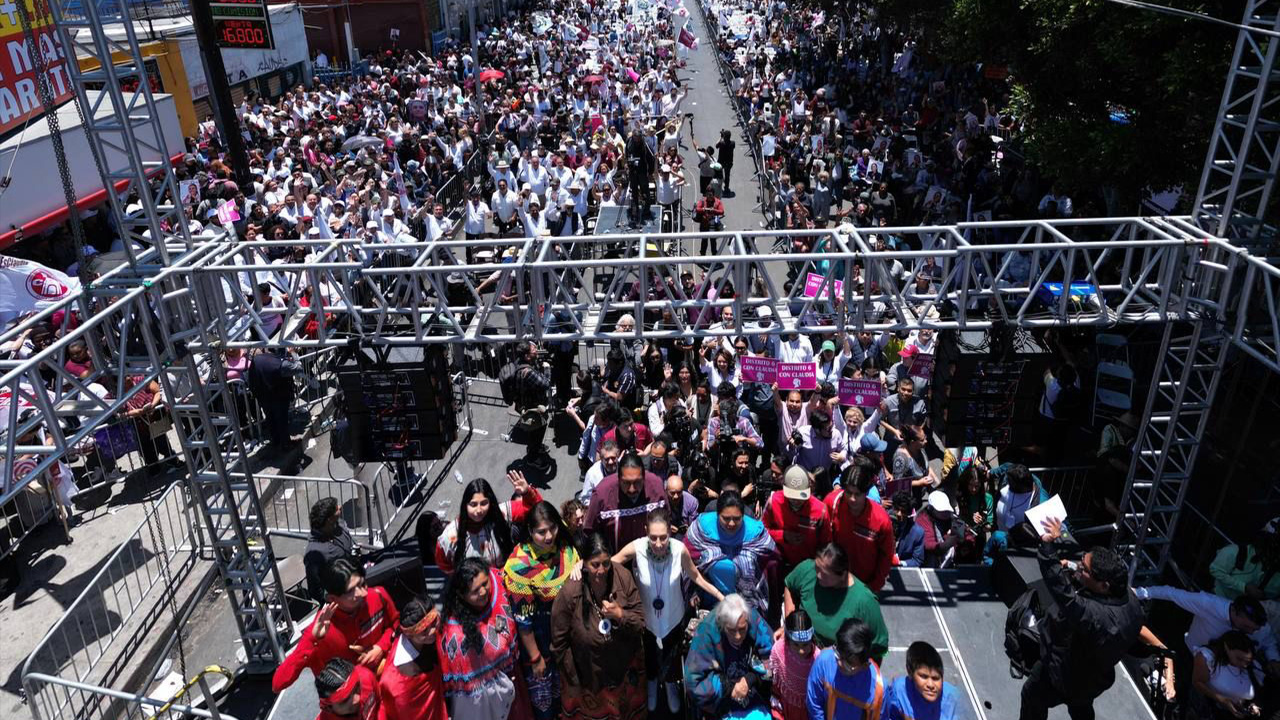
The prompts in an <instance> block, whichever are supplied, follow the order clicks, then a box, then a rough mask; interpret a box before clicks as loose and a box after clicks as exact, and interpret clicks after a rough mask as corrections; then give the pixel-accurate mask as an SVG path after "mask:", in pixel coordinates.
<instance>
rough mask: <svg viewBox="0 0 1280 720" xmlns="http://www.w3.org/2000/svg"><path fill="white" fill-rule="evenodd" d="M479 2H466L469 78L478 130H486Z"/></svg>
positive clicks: (473, 0) (475, 0)
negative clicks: (468, 34) (472, 90)
mask: <svg viewBox="0 0 1280 720" xmlns="http://www.w3.org/2000/svg"><path fill="white" fill-rule="evenodd" d="M478 3H479V0H468V2H467V17H468V19H469V20H470V22H471V78H472V80H473V81H474V83H475V88H476V113H477V114H479V116H480V129H481V130H484V129H486V128H485V126H486V124H487V123H486V120H487V118H485V113H484V88H483V86H482V84H481V83H480V33H479V31H478V30H476V14H477V13H476V5H477V4H478Z"/></svg>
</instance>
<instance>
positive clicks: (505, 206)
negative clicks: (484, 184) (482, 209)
mask: <svg viewBox="0 0 1280 720" xmlns="http://www.w3.org/2000/svg"><path fill="white" fill-rule="evenodd" d="M513 182H514V181H513ZM511 188H512V184H511V183H508V182H507V180H506V179H505V178H504V179H502V180H499V181H498V189H496V190H494V191H493V195H492V196H491V197H490V198H489V207H490V208H492V209H493V224H494V227H496V228H497V230H498V236H499V237H502V236H504V235H506V234H507V233H508V232H511V228H513V227H515V226H516V223H517V222H519V220H520V218H519V217H518V216H517V212H518V210H519V208H520V195H519V193H517V192H516V191H515V190H512V189H511Z"/></svg>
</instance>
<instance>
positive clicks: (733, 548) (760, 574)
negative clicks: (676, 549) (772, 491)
mask: <svg viewBox="0 0 1280 720" xmlns="http://www.w3.org/2000/svg"><path fill="white" fill-rule="evenodd" d="M685 545H687V546H688V547H689V553H690V554H691V555H693V556H694V557H695V559H696V561H697V564H698V570H700V571H702V574H703V575H705V576H706V577H707V579H708V580H710V581H711V584H713V585H715V586H716V588H717V589H718V590H720V592H721V593H723V594H725V595H728V594H730V593H738V594H739V595H741V596H742V597H743V598H744V599H745V600H746V601H747V602H748V603H750V604H751V606H752V607H753V608H755V609H756V610H758V611H760V612H761V613H762V614H763V613H765V612H766V609H767V607H768V604H769V582H768V578H767V575H766V571H767V570H768V569H769V567H770V566H771V565H772V564H773V563H775V562H777V559H778V549H777V546H776V545H774V544H773V538H772V537H770V536H769V532H768V531H767V530H765V527H764V524H763V523H761V522H760V521H759V520H757V519H755V518H753V517H750V516H748V515H747V514H746V509H745V507H744V505H743V503H742V498H741V497H739V496H738V494H737V493H736V492H733V491H727V492H723V493H721V494H720V497H718V498H716V503H715V511H714V512H705V513H702V514H701V515H699V516H698V519H697V520H695V521H694V522H693V524H692V525H690V526H689V534H688V535H687V536H686V537H685ZM704 600H705V598H704Z"/></svg>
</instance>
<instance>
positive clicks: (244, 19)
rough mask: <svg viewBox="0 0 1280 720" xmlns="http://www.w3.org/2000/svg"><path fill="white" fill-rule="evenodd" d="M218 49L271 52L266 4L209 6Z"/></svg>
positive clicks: (223, 0) (260, 0)
mask: <svg viewBox="0 0 1280 720" xmlns="http://www.w3.org/2000/svg"><path fill="white" fill-rule="evenodd" d="M209 10H210V12H211V13H212V15H213V34H214V37H215V38H217V41H218V47H224V48H241V49H248V50H274V49H275V46H276V45H275V40H274V39H273V38H272V37H271V20H270V18H269V17H268V16H267V2H266V0H217V2H211V3H209Z"/></svg>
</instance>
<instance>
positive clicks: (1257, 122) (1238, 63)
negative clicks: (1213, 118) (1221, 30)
mask: <svg viewBox="0 0 1280 720" xmlns="http://www.w3.org/2000/svg"><path fill="white" fill-rule="evenodd" d="M1241 22H1242V24H1243V25H1246V26H1248V27H1251V28H1258V29H1260V30H1269V31H1273V32H1274V31H1280V0H1246V3H1245V11H1244V20H1243V21H1241ZM1277 50H1280V38H1277V37H1275V36H1273V35H1266V34H1262V33H1256V32H1249V31H1247V30H1241V31H1240V33H1239V36H1238V38H1237V40H1236V48H1235V53H1234V55H1233V56H1232V60H1231V67H1230V69H1229V71H1228V74H1227V83H1226V88H1225V89H1224V90H1223V93H1222V102H1221V104H1220V105H1219V107H1218V119H1217V123H1216V125H1215V126H1214V129H1213V135H1212V137H1211V139H1210V143H1209V153H1208V156H1207V157H1206V159H1205V164H1204V170H1203V171H1202V173H1201V177H1200V188H1199V192H1198V193H1197V195H1196V204H1195V211H1194V213H1195V214H1194V217H1195V221H1196V223H1197V224H1198V225H1199V226H1200V227H1201V228H1203V230H1204V231H1205V232H1208V233H1209V234H1211V235H1213V236H1214V237H1221V238H1226V239H1228V240H1230V241H1232V242H1234V243H1236V244H1239V245H1240V246H1241V247H1246V248H1249V249H1250V250H1251V251H1253V252H1255V253H1257V254H1259V255H1268V256H1273V257H1274V256H1280V252H1278V251H1277V250H1276V248H1275V246H1274V243H1275V240H1276V227H1275V225H1274V217H1273V216H1274V214H1275V210H1274V207H1273V205H1274V202H1275V201H1274V198H1273V195H1274V191H1275V181H1276V174H1277V172H1280V95H1277V94H1276V93H1274V92H1271V91H1270V85H1271V84H1272V83H1273V82H1274V81H1275V80H1276V79H1277V78H1276V73H1277V66H1276V53H1277Z"/></svg>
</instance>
